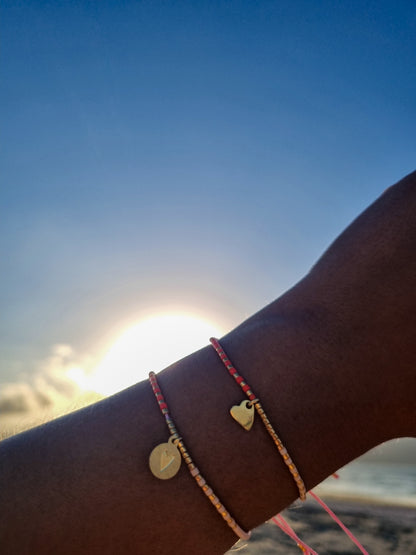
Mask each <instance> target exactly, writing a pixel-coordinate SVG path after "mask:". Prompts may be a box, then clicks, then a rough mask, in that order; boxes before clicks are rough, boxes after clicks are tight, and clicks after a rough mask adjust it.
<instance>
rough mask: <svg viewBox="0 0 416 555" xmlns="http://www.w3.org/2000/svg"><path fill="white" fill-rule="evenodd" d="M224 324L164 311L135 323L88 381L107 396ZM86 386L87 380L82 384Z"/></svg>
mask: <svg viewBox="0 0 416 555" xmlns="http://www.w3.org/2000/svg"><path fill="white" fill-rule="evenodd" d="M223 333H224V330H222V329H221V327H220V326H218V325H215V324H213V323H212V322H208V321H207V320H204V319H203V318H200V317H197V316H193V315H188V314H176V313H175V314H161V315H157V316H154V317H151V318H148V319H145V320H142V321H140V322H139V323H137V324H134V325H133V326H131V327H130V328H128V329H127V330H126V331H124V332H123V333H122V334H121V335H120V336H119V337H118V339H116V341H115V342H114V343H113V345H111V346H110V348H109V349H108V351H107V353H106V354H105V356H104V358H103V359H102V360H101V362H100V363H99V364H98V365H97V367H96V369H95V370H94V372H93V373H92V375H91V376H90V378H89V380H88V386H89V389H92V390H94V391H97V392H98V393H101V394H103V395H109V394H112V393H115V392H117V391H120V390H121V389H124V388H126V387H128V386H129V385H132V384H134V383H136V382H138V381H141V380H143V379H145V378H147V375H148V373H149V371H150V370H153V371H155V372H158V371H160V370H162V369H163V368H165V367H166V366H168V365H169V364H171V363H173V362H175V361H176V360H178V359H180V358H183V357H184V356H186V355H188V354H190V353H191V352H193V351H196V350H198V349H200V348H201V347H203V346H204V345H207V344H208V340H209V337H210V336H212V335H221V334H223ZM79 385H80V386H81V385H82V386H83V387H85V383H83V384H79Z"/></svg>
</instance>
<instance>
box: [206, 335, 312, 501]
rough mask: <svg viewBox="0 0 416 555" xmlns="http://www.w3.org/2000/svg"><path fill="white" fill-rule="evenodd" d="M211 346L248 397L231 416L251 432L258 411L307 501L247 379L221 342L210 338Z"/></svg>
mask: <svg viewBox="0 0 416 555" xmlns="http://www.w3.org/2000/svg"><path fill="white" fill-rule="evenodd" d="M210 342H211V345H212V346H213V347H214V349H215V350H216V352H217V354H218V356H219V357H220V359H221V360H222V362H223V363H224V365H225V367H226V368H227V370H228V372H229V374H230V375H231V376H232V377H233V378H234V379H235V381H236V382H237V383H238V384H239V385H240V387H241V389H242V390H243V391H244V393H245V394H246V395H247V397H248V399H249V400H248V401H242V402H241V403H240V404H239V405H234V406H233V407H231V409H230V413H231V416H232V417H233V418H234V420H236V421H237V422H238V423H239V424H240V425H241V426H242V427H243V428H244V429H245V430H247V431H249V430H250V429H251V427H252V425H253V422H254V407H255V408H256V411H257V412H258V414H259V415H260V418H261V421H262V422H263V424H264V426H265V428H266V430H267V431H268V433H269V435H270V436H271V438H272V439H273V442H274V444H275V445H276V447H277V449H278V451H279V453H280V455H281V456H282V458H283V460H284V462H285V464H286V466H287V467H288V468H289V470H290V473H291V474H292V476H293V479H294V480H295V482H296V485H297V487H298V490H299V497H300V499H301V500H302V501H305V499H306V487H305V484H304V482H303V480H302V478H301V476H300V474H299V472H298V469H297V468H296V466H295V464H294V462H293V461H292V459H291V458H290V455H289V453H288V452H287V450H286V448H285V447H284V445H283V443H282V441H281V440H280V438H279V436H278V435H277V433H276V432H275V430H274V428H273V426H272V425H271V423H270V420H269V419H268V418H267V415H266V413H265V412H264V409H263V407H262V406H261V403H260V401H259V399H258V398H257V397H256V395H255V394H254V393H253V390H252V389H251V387H250V386H249V385H248V384H247V382H246V381H245V379H244V378H243V377H242V376H241V374H239V373H238V372H237V370H236V369H235V368H234V366H233V364H232V363H231V361H230V359H229V358H228V356H227V355H226V353H225V351H224V349H223V348H222V347H221V345H220V342H219V341H218V339H215V337H211V338H210Z"/></svg>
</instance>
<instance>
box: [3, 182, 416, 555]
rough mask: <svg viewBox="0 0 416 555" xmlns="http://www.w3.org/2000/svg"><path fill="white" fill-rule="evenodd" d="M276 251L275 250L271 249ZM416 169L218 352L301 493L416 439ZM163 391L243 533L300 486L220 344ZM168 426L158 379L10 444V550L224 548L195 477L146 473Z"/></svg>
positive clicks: (166, 381)
mask: <svg viewBox="0 0 416 555" xmlns="http://www.w3.org/2000/svg"><path fill="white" fill-rule="evenodd" d="M271 255H272V253H271ZM415 338H416V172H415V173H413V174H411V175H409V176H407V177H406V178H405V179H403V180H402V181H400V182H399V183H398V184H396V185H394V186H393V187H390V188H389V189H388V190H387V191H386V192H385V193H384V194H382V195H381V197H380V198H379V199H378V200H376V202H375V203H374V204H372V205H371V206H370V207H369V208H368V209H367V210H366V211H365V212H364V213H363V214H361V215H360V216H359V217H358V218H357V219H356V220H355V221H354V222H353V223H352V224H351V225H350V226H349V227H348V228H347V229H346V230H345V231H344V232H343V233H342V235H341V236H340V237H339V238H338V239H337V240H336V241H335V242H334V243H333V245H332V246H331V247H330V248H329V249H328V251H327V252H326V253H325V254H324V255H323V256H322V258H321V259H320V260H319V261H318V263H317V264H316V265H315V266H314V267H313V268H312V270H311V271H310V272H309V274H308V275H307V276H306V277H305V278H304V279H303V280H302V281H300V282H299V283H298V284H297V285H296V286H295V287H293V288H292V289H290V290H289V291H288V292H287V293H285V294H284V295H283V296H282V297H280V298H279V299H277V300H276V301H274V302H273V303H271V304H270V305H269V306H267V307H266V308H264V309H263V310H261V311H260V312H258V313H257V314H255V315H254V316H252V317H251V318H249V319H248V320H247V321H245V322H243V323H242V324H241V325H240V326H239V327H238V328H236V329H235V330H233V331H232V332H231V333H229V334H228V335H227V336H225V337H224V338H223V339H222V344H223V346H224V348H225V350H226V351H227V353H228V355H229V356H230V358H231V360H232V361H233V363H234V365H235V366H236V367H237V368H238V369H240V371H241V373H242V374H243V375H244V376H245V377H246V379H247V381H248V383H249V384H251V385H252V387H253V389H254V391H255V392H256V394H257V395H258V396H259V398H260V399H261V402H262V405H263V407H264V408H265V410H266V412H267V414H268V416H269V418H270V420H271V422H272V423H273V425H274V427H275V428H276V430H277V432H278V433H279V435H280V436H281V438H282V440H283V442H284V444H285V445H286V447H287V449H288V451H289V453H290V454H291V457H292V459H293V460H294V462H295V464H296V465H297V467H298V469H299V471H300V473H301V475H302V477H303V479H304V481H305V483H306V487H307V489H311V488H313V487H314V486H315V485H316V484H318V483H319V482H321V481H322V480H323V479H324V478H326V477H327V476H328V475H330V474H331V473H333V472H335V471H336V470H337V469H338V468H340V467H341V466H343V465H345V464H346V463H348V462H349V461H351V460H353V459H354V458H356V457H358V456H359V455H361V454H362V453H364V452H366V451H367V450H369V449H371V448H372V447H374V446H376V445H377V444H380V443H382V442H384V441H386V440H389V439H392V438H397V437H403V436H413V437H414V436H416V403H415V392H416V340H415ZM159 383H160V385H161V388H162V390H163V392H164V394H165V397H166V400H167V402H168V404H169V407H170V412H171V414H172V416H173V418H174V420H175V422H176V425H177V427H178V429H179V430H180V432H181V434H182V436H183V438H184V440H185V443H186V446H187V448H188V449H189V452H190V453H191V454H192V457H193V458H194V460H195V462H196V464H197V465H198V467H199V468H200V470H201V472H202V474H203V475H204V476H205V477H206V478H207V480H208V482H209V483H210V485H211V486H212V487H213V489H214V491H215V493H216V494H217V495H218V496H219V497H220V499H221V500H222V501H223V503H224V504H225V505H226V507H227V509H228V510H229V511H230V512H231V514H232V515H233V516H234V518H235V519H236V520H237V522H238V523H239V524H240V525H241V526H242V527H243V528H244V529H247V530H249V529H252V528H254V527H255V526H257V525H259V524H260V523H262V522H264V521H265V520H266V519H268V518H270V517H271V516H272V515H274V514H276V513H278V512H279V511H281V510H282V509H283V508H284V507H287V506H288V505H289V504H290V503H291V502H292V501H294V500H295V499H296V498H297V496H298V492H297V488H296V486H295V483H294V481H293V480H292V478H291V475H290V473H289V472H288V470H287V468H286V467H285V465H284V463H283V461H282V460H281V458H280V456H279V454H278V452H277V450H276V448H275V447H274V445H273V443H272V442H271V440H270V437H269V436H268V435H267V432H266V431H265V429H264V427H263V425H262V424H261V422H260V420H259V419H258V418H257V419H256V421H255V423H254V426H253V428H252V430H251V431H250V432H246V431H245V430H243V429H242V428H241V427H240V426H239V425H238V424H237V423H235V422H234V421H233V420H232V419H231V418H230V416H229V408H230V407H231V406H232V405H233V404H236V403H239V402H241V401H242V400H243V397H242V393H241V391H240V389H239V388H238V387H237V386H236V384H235V382H234V380H233V379H232V378H231V377H230V376H229V375H228V373H227V372H226V371H225V369H224V367H223V365H222V363H221V361H220V360H219V358H218V356H217V355H216V353H215V351H214V350H213V348H212V347H206V348H204V349H202V350H200V351H198V352H196V353H194V354H191V355H190V356H188V357H187V358H185V359H183V360H181V361H179V362H177V363H175V364H173V365H172V366H170V367H169V368H167V369H166V370H164V371H163V372H162V373H161V374H160V375H159ZM167 438H168V432H167V428H166V424H165V422H164V419H163V418H162V416H161V414H160V412H159V409H158V406H157V404H156V402H155V398H154V396H153V393H152V391H151V388H150V386H149V384H148V382H146V381H145V382H141V383H139V384H137V385H134V386H133V387H130V388H129V389H127V390H125V391H122V392H121V393H119V394H117V395H114V396H112V397H110V398H108V399H106V400H104V401H102V402H100V403H97V404H95V405H92V406H90V407H88V408H86V409H83V410H80V411H78V412H75V413H72V414H70V415H68V416H65V417H63V418H60V419H57V420H55V421H53V422H50V423H47V424H45V425H43V426H40V427H38V428H35V429H32V430H30V431H27V432H24V433H22V434H19V435H17V436H14V437H12V438H9V439H7V440H5V441H3V442H2V443H1V444H0V496H1V497H0V498H1V518H0V546H1V552H2V554H3V555H12V554H13V555H29V554H30V555H48V554H54V555H55V554H57V553H59V555H66V554H68V555H69V554H70V555H73V554H86V555H87V554H88V555H105V554H123V555H129V554H135V555H137V554H138V553H141V554H146V555H152V554H158V555H161V554H169V555H175V554H181V555H183V554H194V553H195V554H198V555H204V554H209V555H213V554H215V553H223V552H224V551H226V550H227V549H228V548H229V547H230V546H231V545H232V544H233V543H235V541H236V539H237V538H236V536H235V535H234V533H233V532H232V531H231V529H229V528H228V527H227V525H226V524H225V523H224V521H223V520H222V519H221V517H220V516H219V515H218V514H217V513H216V511H215V510H214V508H213V507H212V506H211V504H210V503H209V502H208V501H207V499H206V498H205V496H204V495H203V493H202V492H201V491H200V490H199V488H198V487H197V486H196V484H195V482H194V480H193V479H192V478H191V477H190V475H189V473H188V470H187V468H186V465H182V467H181V469H180V471H179V473H178V474H177V475H176V477H174V478H172V479H171V480H166V481H162V480H158V479H157V478H155V477H153V475H152V474H151V473H150V471H149V468H148V456H149V453H150V452H151V450H152V449H153V447H155V446H156V445H157V444H158V443H161V442H164V441H166V440H167Z"/></svg>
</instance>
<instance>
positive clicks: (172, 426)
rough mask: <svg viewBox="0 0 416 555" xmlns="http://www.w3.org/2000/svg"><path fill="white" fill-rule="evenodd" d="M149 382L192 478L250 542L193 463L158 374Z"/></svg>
mask: <svg viewBox="0 0 416 555" xmlns="http://www.w3.org/2000/svg"><path fill="white" fill-rule="evenodd" d="M149 381H150V385H151V386H152V389H153V393H154V394H155V396H156V399H157V401H158V405H159V407H160V409H161V412H162V413H163V414H164V416H165V420H166V423H167V425H168V429H169V432H170V434H171V437H173V438H174V441H175V444H176V446H177V448H178V449H179V452H180V453H181V456H182V458H183V459H184V461H185V463H186V464H187V466H188V470H189V472H190V474H191V476H192V477H193V478H194V479H195V481H196V483H197V484H198V486H199V487H200V488H201V489H202V491H203V492H204V493H205V495H206V496H207V497H208V499H209V500H210V501H211V503H212V504H213V505H214V507H215V509H216V510H217V511H218V513H219V514H220V515H221V516H222V518H223V519H224V520H225V522H226V523H227V524H228V526H229V527H230V528H231V529H232V530H233V532H234V533H235V534H236V535H237V536H238V537H239V538H241V539H242V540H248V539H249V538H250V535H251V532H246V531H245V530H243V529H242V528H241V527H240V526H239V525H238V524H237V523H236V521H235V520H234V519H233V518H232V516H231V515H230V513H229V512H228V511H227V509H226V508H225V507H224V505H223V504H222V503H221V501H220V500H219V499H218V497H217V496H216V495H215V494H214V492H213V491H212V488H211V487H210V486H209V485H208V484H207V483H206V480H205V478H203V476H202V475H201V473H200V472H199V469H198V467H197V466H195V464H194V462H193V461H192V458H191V456H190V454H189V453H188V451H187V449H186V447H185V445H184V443H183V440H182V438H181V437H180V436H179V433H178V430H177V429H176V427H175V424H174V423H173V420H172V418H171V416H170V415H169V409H168V407H167V404H166V402H165V399H164V397H163V394H162V392H161V390H160V387H159V385H158V383H157V378H156V374H155V373H154V372H150V373H149Z"/></svg>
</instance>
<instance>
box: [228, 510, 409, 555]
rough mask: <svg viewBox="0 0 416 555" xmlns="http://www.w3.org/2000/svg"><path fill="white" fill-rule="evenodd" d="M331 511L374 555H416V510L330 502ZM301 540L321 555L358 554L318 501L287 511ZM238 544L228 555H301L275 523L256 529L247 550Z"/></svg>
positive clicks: (288, 517) (286, 514) (246, 547)
mask: <svg viewBox="0 0 416 555" xmlns="http://www.w3.org/2000/svg"><path fill="white" fill-rule="evenodd" d="M328 505H329V506H330V508H331V509H332V510H333V511H334V512H335V513H336V514H337V515H338V516H339V517H340V518H341V520H342V522H343V523H344V524H345V525H346V526H348V528H349V529H350V530H351V532H352V533H353V534H354V535H355V536H356V537H357V538H358V539H359V541H360V542H361V543H362V545H363V546H364V547H365V549H366V550H367V551H368V553H370V555H387V554H389V553H397V554H401V555H416V508H407V507H397V506H384V505H373V504H368V503H362V502H360V503H355V502H350V501H348V502H347V501H339V500H336V501H334V500H330V501H328ZM282 515H283V516H284V518H285V519H286V520H287V521H288V522H289V523H290V525H291V526H292V528H293V529H294V530H295V532H296V534H297V535H298V536H299V537H300V539H301V540H303V541H305V542H306V543H307V544H308V545H310V547H312V548H313V549H314V550H315V551H317V552H318V553H319V555H335V554H338V555H339V554H343V555H347V554H351V555H353V554H356V553H360V551H359V549H358V548H357V547H356V546H355V545H354V544H353V543H352V542H351V540H350V539H349V538H348V537H347V536H346V535H345V533H344V532H343V531H342V530H341V528H339V526H338V525H337V524H336V523H335V522H334V521H333V520H332V519H331V518H330V516H329V515H328V514H327V513H326V512H325V511H324V510H323V509H322V508H321V507H319V506H318V505H316V504H315V503H314V502H310V501H307V502H306V503H303V504H300V503H299V504H295V505H293V506H292V507H289V508H288V509H286V510H285V511H283V513H282ZM239 547H240V545H239V544H237V545H236V546H235V547H234V549H233V550H230V551H227V555H231V554H232V553H238V554H239V555H272V554H273V555H284V554H287V555H290V554H291V553H293V554H298V555H299V554H301V553H302V552H301V550H300V549H299V548H298V547H297V546H296V544H295V543H294V541H293V540H292V539H291V538H289V537H288V536H286V534H284V533H283V532H282V531H281V530H280V528H278V527H277V526H276V525H275V524H273V523H266V524H263V525H262V526H259V527H258V528H256V529H255V530H253V533H252V538H251V539H250V541H249V542H248V543H247V544H246V546H245V547H242V548H241V549H239V551H236V549H238V548H239Z"/></svg>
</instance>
